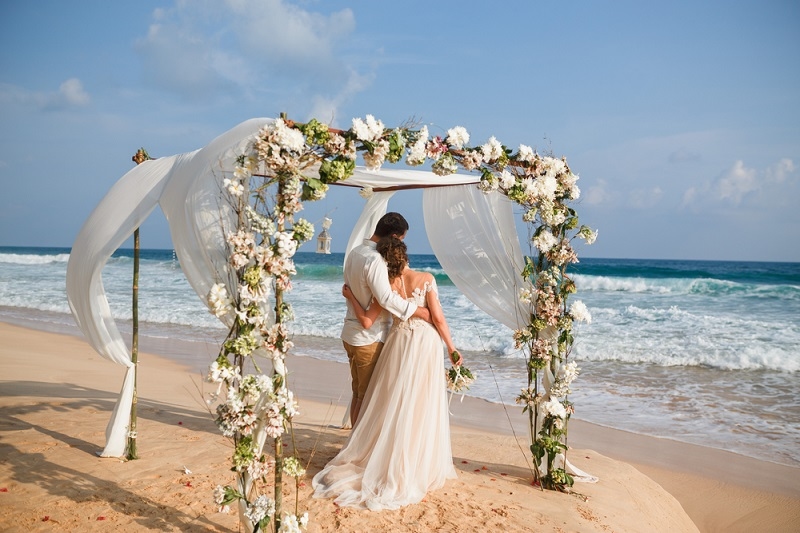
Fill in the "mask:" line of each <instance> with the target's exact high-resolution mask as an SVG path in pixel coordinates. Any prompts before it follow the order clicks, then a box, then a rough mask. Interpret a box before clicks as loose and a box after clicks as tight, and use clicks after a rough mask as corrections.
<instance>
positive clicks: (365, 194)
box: [358, 185, 374, 200]
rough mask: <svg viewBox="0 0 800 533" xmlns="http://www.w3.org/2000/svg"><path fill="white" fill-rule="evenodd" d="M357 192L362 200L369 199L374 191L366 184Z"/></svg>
mask: <svg viewBox="0 0 800 533" xmlns="http://www.w3.org/2000/svg"><path fill="white" fill-rule="evenodd" d="M358 194H360V195H361V198H363V199H364V200H369V199H370V198H372V195H373V194H374V191H373V190H372V187H370V186H369V185H367V186H366V187H362V188H361V190H360V191H358Z"/></svg>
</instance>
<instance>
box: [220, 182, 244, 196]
mask: <svg viewBox="0 0 800 533" xmlns="http://www.w3.org/2000/svg"><path fill="white" fill-rule="evenodd" d="M222 184H223V185H224V186H225V188H226V189H228V192H229V193H231V196H241V195H242V194H244V185H242V184H241V183H240V182H239V180H232V179H229V178H225V179H224V180H222Z"/></svg>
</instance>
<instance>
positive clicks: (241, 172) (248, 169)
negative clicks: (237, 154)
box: [233, 165, 253, 181]
mask: <svg viewBox="0 0 800 533" xmlns="http://www.w3.org/2000/svg"><path fill="white" fill-rule="evenodd" d="M252 175H253V167H252V166H249V165H236V167H235V168H234V169H233V177H234V178H236V179H237V180H240V181H241V180H243V179H247V178H249V177H251V176H252Z"/></svg>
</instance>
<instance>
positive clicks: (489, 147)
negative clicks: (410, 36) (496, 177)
mask: <svg viewBox="0 0 800 533" xmlns="http://www.w3.org/2000/svg"><path fill="white" fill-rule="evenodd" d="M481 152H483V161H484V162H486V163H491V162H492V161H495V160H497V158H499V157H500V156H501V155H503V145H502V144H500V141H498V140H497V139H495V138H494V136H492V137H490V138H489V140H488V141H487V143H486V144H484V145H483V146H481Z"/></svg>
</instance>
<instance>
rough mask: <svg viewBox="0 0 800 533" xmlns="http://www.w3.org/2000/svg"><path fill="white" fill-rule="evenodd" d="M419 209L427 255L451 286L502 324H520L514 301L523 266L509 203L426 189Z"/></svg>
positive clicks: (465, 189) (493, 196) (456, 190)
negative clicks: (423, 218) (449, 281)
mask: <svg viewBox="0 0 800 533" xmlns="http://www.w3.org/2000/svg"><path fill="white" fill-rule="evenodd" d="M422 205H423V213H424V217H425V229H426V231H427V233H428V241H429V242H430V244H431V249H432V250H433V253H434V255H436V259H438V260H439V264H441V265H442V268H443V269H444V271H445V272H446V273H447V276H448V277H449V278H450V279H451V280H452V281H453V284H454V285H455V286H456V287H457V288H458V289H459V290H460V291H461V292H462V293H464V295H465V296H466V297H467V298H469V300H470V301H471V302H472V303H474V304H475V305H476V306H478V308H479V309H481V310H482V311H483V312H485V313H486V314H488V315H489V316H491V317H493V318H494V319H495V320H497V321H498V322H500V323H501V324H504V325H505V326H507V327H509V328H511V329H517V328H519V327H521V326H522V325H523V324H525V323H526V320H525V319H526V315H525V313H526V311H525V310H524V308H523V307H522V306H521V304H520V301H519V297H518V292H519V288H520V286H521V284H520V283H521V279H522V278H521V277H520V274H521V272H522V268H523V266H524V262H523V259H522V252H521V251H520V246H519V238H518V237H517V232H516V226H515V224H514V214H513V211H512V203H511V201H510V200H508V198H506V197H505V196H503V195H502V194H499V193H497V192H491V193H488V194H487V193H484V192H482V191H480V190H479V189H478V188H477V187H475V186H474V185H472V186H462V187H441V188H434V189H427V190H425V192H424V193H423V196H422Z"/></svg>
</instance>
